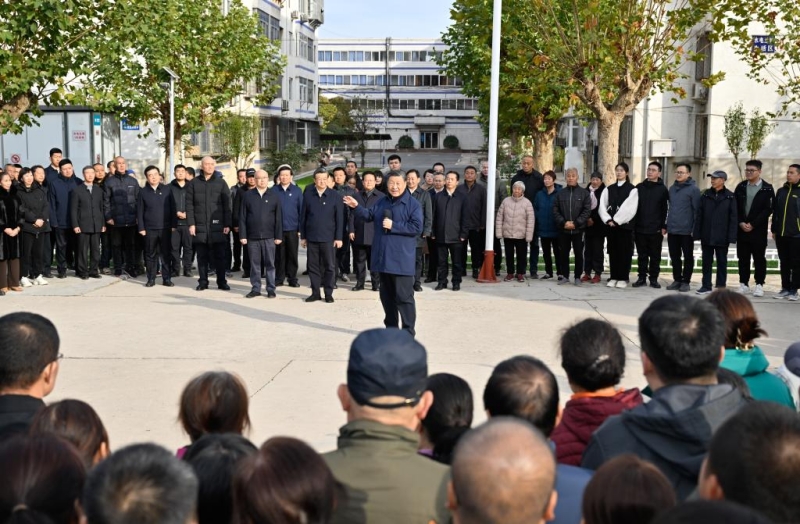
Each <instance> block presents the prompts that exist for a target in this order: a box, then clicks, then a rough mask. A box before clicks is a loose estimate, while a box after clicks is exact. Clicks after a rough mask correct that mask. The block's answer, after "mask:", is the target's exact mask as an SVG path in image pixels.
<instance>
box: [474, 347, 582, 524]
mask: <svg viewBox="0 0 800 524" xmlns="http://www.w3.org/2000/svg"><path fill="white" fill-rule="evenodd" d="M483 405H484V408H485V409H486V413H487V414H488V415H489V417H490V418H493V417H498V416H509V417H515V418H518V419H522V420H525V421H527V422H529V423H530V424H532V425H533V427H535V428H536V429H538V430H539V431H541V432H542V434H543V435H544V436H545V438H550V435H551V434H552V432H553V428H555V426H556V423H557V420H558V415H559V403H558V383H557V382H556V377H555V375H553V372H552V371H550V369H549V368H548V367H547V366H546V365H545V364H544V363H543V362H542V361H541V360H539V359H537V358H534V357H530V356H527V355H521V356H517V357H513V358H510V359H508V360H505V361H503V362H501V363H500V364H498V365H497V366H496V367H495V368H494V371H492V375H491V377H489V382H488V383H487V384H486V389H484V391H483ZM591 476H592V474H591V472H590V471H587V470H585V469H583V468H577V467H575V466H568V465H566V464H558V466H557V467H556V492H558V505H557V506H556V512H555V520H553V522H556V523H558V524H562V523H563V524H566V523H570V524H578V523H579V522H580V521H581V500H582V499H583V490H584V488H585V487H586V484H587V483H588V482H589V479H591Z"/></svg>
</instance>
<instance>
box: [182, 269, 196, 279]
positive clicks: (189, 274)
mask: <svg viewBox="0 0 800 524" xmlns="http://www.w3.org/2000/svg"><path fill="white" fill-rule="evenodd" d="M183 276H185V277H188V278H192V277H193V276H194V275H192V270H191V269H184V270H183Z"/></svg>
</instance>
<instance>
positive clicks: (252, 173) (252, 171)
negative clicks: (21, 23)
mask: <svg viewBox="0 0 800 524" xmlns="http://www.w3.org/2000/svg"><path fill="white" fill-rule="evenodd" d="M244 175H245V176H246V177H251V176H256V170H255V169H253V168H252V167H250V168H247V170H246V171H245V172H244Z"/></svg>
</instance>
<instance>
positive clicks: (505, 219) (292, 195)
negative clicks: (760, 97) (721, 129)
mask: <svg viewBox="0 0 800 524" xmlns="http://www.w3.org/2000/svg"><path fill="white" fill-rule="evenodd" d="M388 163H389V169H390V171H389V175H391V174H400V175H401V177H402V179H403V181H404V184H405V189H404V190H403V194H405V192H406V190H407V192H408V194H410V195H411V196H412V197H413V199H414V200H415V201H416V202H417V203H418V204H419V208H420V209H421V211H422V220H421V224H419V225H417V224H416V223H415V224H414V227H413V228H412V229H413V236H415V237H416V239H417V245H416V250H415V253H414V254H413V256H414V258H415V263H414V268H413V271H408V269H407V268H405V267H403V269H402V276H404V277H405V276H409V275H410V274H412V273H413V283H412V284H410V285H409V286H406V285H405V282H403V283H402V286H401V287H402V290H401V292H398V293H396V295H397V298H398V300H399V306H398V307H400V308H401V309H400V312H401V316H402V313H403V309H402V307H403V304H406V305H408V303H409V301H413V292H421V291H422V290H423V288H422V283H423V282H425V283H436V286H435V288H434V289H436V290H442V289H445V288H447V287H448V284H450V286H451V288H452V289H453V290H454V291H458V290H459V289H460V287H461V282H462V278H463V277H464V276H466V275H467V274H468V270H467V267H468V260H469V259H471V270H472V276H473V277H474V278H477V276H478V273H479V271H480V269H481V266H482V264H483V258H484V249H485V241H486V228H485V226H486V216H487V209H486V207H487V202H488V198H487V186H488V180H487V176H488V172H489V168H488V163H487V162H485V161H484V162H481V165H480V172H479V169H478V168H476V167H475V166H467V167H466V168H464V169H463V172H461V173H459V172H457V171H455V170H446V169H445V166H444V165H443V164H441V163H436V164H434V165H433V167H432V168H431V169H429V170H427V171H425V172H424V173H419V172H418V171H417V170H416V169H410V170H408V171H407V172H406V171H403V169H402V165H401V159H400V157H399V156H398V155H391V156H390V157H389V161H388ZM533 165H534V164H533V158H532V157H530V156H525V157H523V158H522V161H521V169H520V170H519V171H518V172H517V173H516V175H515V176H514V177H513V178H512V179H511V181H510V183H509V184H506V182H505V181H504V180H502V179H500V178H499V177H497V178H496V184H495V187H496V195H495V199H494V201H495V222H496V227H495V232H496V238H495V241H494V255H495V256H494V265H495V271H496V274H497V275H501V270H502V267H503V262H504V259H503V254H504V253H505V267H506V275H505V277H504V280H506V281H512V280H515V281H519V282H524V281H525V279H526V277H527V278H533V279H542V280H547V279H556V280H557V281H558V284H570V285H582V284H601V283H605V285H606V286H608V287H613V288H625V287H628V285H629V284H630V283H631V280H632V279H631V271H632V266H633V262H634V248H635V250H636V262H637V268H636V272H637V273H636V278H635V279H633V282H632V284H631V285H632V287H641V286H648V285H649V286H650V287H653V288H661V283H660V282H659V276H660V272H661V258H662V257H661V252H662V245H663V241H664V237H665V236H666V237H667V245H668V251H669V258H670V262H671V266H672V282H671V283H670V284H668V285H667V286H666V287H667V289H668V290H671V291H679V292H687V291H690V290H691V285H690V282H691V278H692V274H693V272H694V267H695V259H694V243H695V241H698V240H699V241H700V244H701V250H702V282H701V285H700V287H699V288H697V289H696V290H695V291H696V293H698V294H701V295H703V294H708V293H710V292H711V291H712V290H713V289H714V288H724V287H726V284H727V267H728V264H727V260H728V252H729V249H730V246H731V245H732V244H735V245H736V256H737V258H738V266H739V267H738V273H739V287H738V290H739V291H740V292H742V293H752V295H753V296H755V297H761V296H764V287H763V286H764V281H765V278H766V274H767V260H766V250H767V245H768V239H769V235H770V231H769V230H768V229H769V226H770V223H771V234H772V237H773V238H774V241H775V246H776V248H777V253H778V258H779V263H780V275H781V289H780V291H778V292H777V293H776V294H775V295H774V298H778V299H783V298H786V299H788V300H791V301H796V300H798V287H799V286H800V165H798V164H792V165H790V166H789V167H788V168H787V171H786V182H785V183H784V184H783V185H782V186H781V187H779V188H778V189H777V192H776V191H775V189H774V188H773V186H772V185H771V184H769V183H768V182H767V181H766V180H764V179H763V178H762V177H761V167H762V165H761V162H760V161H758V160H750V161H748V162H747V164H746V169H745V176H746V178H747V179H746V180H745V181H742V182H741V183H739V184H738V185H736V187H735V190H734V191H731V190H729V189H728V188H727V187H726V185H725V184H726V181H727V178H728V176H727V174H726V173H725V172H723V171H714V172H712V173H711V174H710V175H708V178H709V179H710V187H709V188H708V189H706V190H701V189H700V188H699V187H698V184H697V182H696V181H695V180H694V179H693V178H692V172H691V166H690V165H688V164H677V165H676V166H675V172H674V182H673V183H672V184H671V185H670V186H669V187H667V186H666V185H665V183H664V181H663V178H664V177H663V173H662V166H661V164H660V163H659V162H651V163H650V164H649V166H648V168H647V173H646V178H645V180H644V181H643V182H641V183H639V184H637V185H635V186H634V185H633V184H632V183H631V182H630V176H629V167H628V165H627V164H625V163H620V164H619V165H617V166H616V169H615V182H614V183H613V184H611V185H608V186H606V185H605V183H604V181H603V176H602V175H601V174H599V173H593V174H592V175H591V179H590V182H589V184H588V185H587V186H586V187H582V186H580V185H579V184H578V172H577V170H576V169H574V168H569V169H567V170H566V173H565V177H564V178H565V180H564V183H563V184H562V183H561V182H560V181H559V180H558V175H557V174H556V173H555V172H553V171H548V172H546V173H544V174H541V173H539V172H538V171H536V170H535V169H534V167H533ZM76 171H77V170H76V169H75V167H74V166H73V165H72V163H71V162H70V160H69V159H65V158H62V153H61V151H60V150H59V149H55V148H54V149H52V150H51V151H50V163H49V165H48V166H47V167H42V166H33V167H32V168H22V167H21V166H16V165H7V166H6V167H5V170H4V172H3V173H2V174H1V175H0V231H2V235H0V294H5V293H6V292H7V291H9V290H13V291H21V290H22V289H23V288H24V287H26V286H30V285H45V284H47V280H46V279H47V278H50V277H51V276H53V273H52V269H51V267H52V266H53V265H55V270H56V272H55V276H56V277H57V278H65V277H66V276H67V270H68V269H74V271H75V274H76V275H77V276H78V277H80V278H83V279H88V278H100V275H101V274H112V271H113V274H114V275H116V276H118V277H122V278H126V277H128V276H130V277H136V276H137V275H139V274H142V273H144V274H146V277H147V283H146V284H145V285H147V286H153V285H155V283H156V279H157V277H158V276H160V277H161V279H162V283H163V285H165V286H172V285H173V283H172V278H175V277H179V276H181V275H183V276H186V277H191V276H193V273H192V271H193V267H195V266H194V264H195V262H194V260H195V258H196V260H197V265H196V267H197V271H198V273H199V275H198V276H199V281H198V285H197V289H198V290H204V289H207V288H208V285H209V272H211V273H214V274H215V275H216V284H217V287H218V288H219V289H223V290H227V289H230V287H229V286H228V283H227V278H228V277H230V276H231V275H232V273H234V272H238V271H240V270H242V271H243V273H242V278H249V279H250V280H251V283H252V289H251V292H250V293H249V294H248V295H247V296H248V297H249V298H253V297H255V296H259V295H261V294H262V280H264V279H265V281H266V295H267V297H269V298H272V297H275V296H276V288H277V287H280V286H283V285H288V286H291V287H299V286H300V284H299V283H298V248H299V246H300V245H301V244H302V245H303V246H305V247H306V248H307V249H308V267H307V273H308V275H309V280H310V283H311V291H312V292H311V296H309V297H308V298H307V299H306V300H307V301H309V302H313V301H316V300H323V299H324V300H325V301H326V302H329V303H330V302H333V301H334V299H333V290H334V289H336V288H337V287H338V284H337V283H338V282H349V281H350V279H351V278H353V279H354V280H355V283H354V285H353V287H352V288H351V289H352V290H353V291H361V290H364V289H365V286H366V284H367V283H370V284H371V287H372V290H373V291H380V285H381V277H380V273H381V270H380V267H383V266H384V264H383V262H384V261H383V260H382V259H381V257H380V256H373V247H374V243H375V234H374V231H375V225H374V222H375V221H380V220H381V219H386V218H389V220H390V222H391V217H388V216H382V217H375V216H372V215H363V214H361V212H360V211H354V208H355V207H358V206H361V207H362V208H363V209H371V208H372V207H373V206H375V205H376V204H377V203H378V202H380V201H381V199H382V198H383V197H385V196H387V197H388V198H389V199H390V200H391V201H392V202H394V201H395V199H396V198H399V197H394V196H392V195H390V194H389V191H388V190H387V185H386V184H387V181H388V178H389V177H388V175H385V174H384V173H382V172H381V171H375V172H373V171H363V172H359V170H358V167H357V164H356V163H355V162H354V161H348V162H347V163H346V165H345V166H343V167H334V168H332V169H330V170H326V169H324V168H320V169H317V170H316V172H315V173H314V184H309V185H308V186H307V187H306V188H305V191H301V190H300V188H299V187H298V186H297V185H296V184H295V183H294V171H293V169H292V167H291V166H281V167H279V168H278V170H277V172H276V173H267V172H266V171H257V170H256V169H240V170H239V171H238V172H237V183H236V184H235V185H234V186H232V187H228V185H227V184H226V183H225V182H224V180H223V179H222V175H221V173H219V172H218V171H217V170H216V164H215V162H214V160H213V159H212V158H210V157H206V158H204V159H203V160H202V162H201V163H200V168H199V170H198V171H197V172H195V169H193V168H191V167H186V166H183V165H178V166H176V167H175V171H174V174H173V180H172V181H171V182H170V183H169V184H164V182H163V176H162V173H161V172H160V170H159V169H158V168H157V167H156V166H148V167H147V168H146V169H145V172H144V173H143V174H144V176H145V179H146V182H145V184H144V186H140V184H139V182H138V181H137V179H136V178H135V176H133V174H132V172H131V171H130V170H128V169H127V163H126V161H125V159H124V158H122V157H117V158H115V159H114V160H113V161H111V162H109V163H108V164H107V165H106V166H104V165H102V164H95V165H94V166H86V167H84V168H83V169H82V170H81V172H80V175H81V177H82V178H81V177H79V176H77V173H76ZM462 175H463V176H462ZM259 180H260V182H259ZM509 188H510V192H511V194H510V195H508V189H509ZM256 195H257V196H256ZM346 197H351V198H352V199H353V200H355V203H354V202H352V201H349V202H347V201H346ZM343 199H344V200H343ZM414 207H415V208H416V205H414ZM351 208H353V209H351ZM393 209H395V210H397V209H398V208H397V207H394V208H393ZM384 212H387V213H391V212H392V210H391V209H389V210H386V209H384ZM395 222H396V224H395V232H394V234H400V233H399V231H401V230H402V228H403V226H404V225H405V224H404V223H401V222H398V221H397V220H395ZM380 225H381V224H379V226H380ZM379 229H381V228H380V227H379ZM382 229H386V228H385V227H384V228H382ZM403 231H404V232H403V234H406V235H408V234H411V233H409V231H410V230H408V231H405V230H403ZM387 234H388V230H387ZM395 238H397V237H395ZM540 252H541V255H542V258H543V271H542V272H540V270H539V258H540ZM54 253H55V256H54ZM390 254H391V255H392V256H394V254H396V253H393V252H390ZM606 254H607V260H608V267H607V268H606V267H605V261H606ZM403 256H405V252H404V253H403ZM571 257H573V258H574V270H573V271H572V272H571V271H570V265H571V262H570V261H571ZM351 261H352V264H351ZM251 262H253V263H251ZM715 262H716V277H715V278H713V277H714V264H715ZM374 265H377V266H379V269H375V268H373V266H374ZM528 271H530V273H529V274H528ZM604 275H606V276H605V277H604ZM751 275H752V277H753V278H752V280H751ZM448 278H449V279H448ZM712 278H713V281H712ZM406 287H409V291H406V290H405V288H406ZM410 289H413V291H410ZM382 299H383V296H382ZM408 307H410V306H408ZM404 324H406V323H405V322H404ZM412 324H413V322H412Z"/></svg>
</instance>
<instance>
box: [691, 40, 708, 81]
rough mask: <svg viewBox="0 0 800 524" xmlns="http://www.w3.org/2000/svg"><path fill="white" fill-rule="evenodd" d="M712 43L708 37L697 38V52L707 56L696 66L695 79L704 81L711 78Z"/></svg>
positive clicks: (696, 63)
mask: <svg viewBox="0 0 800 524" xmlns="http://www.w3.org/2000/svg"><path fill="white" fill-rule="evenodd" d="M711 49H712V47H711V41H710V40H709V39H708V35H706V34H701V35H698V37H697V46H696V49H695V51H696V52H697V53H702V54H703V55H705V56H704V57H703V59H702V60H700V61H698V62H695V64H694V79H695V80H703V79H705V78H708V77H710V76H711Z"/></svg>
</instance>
